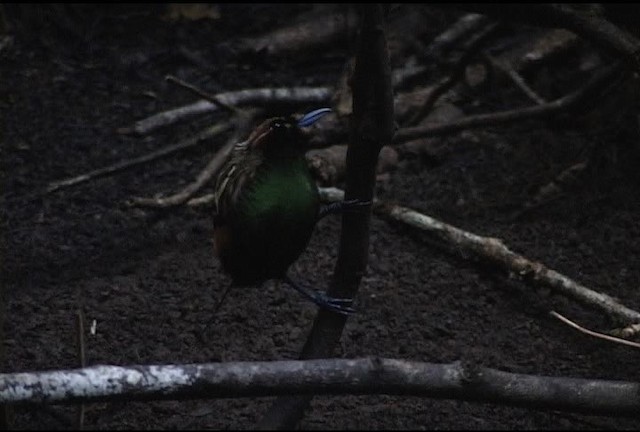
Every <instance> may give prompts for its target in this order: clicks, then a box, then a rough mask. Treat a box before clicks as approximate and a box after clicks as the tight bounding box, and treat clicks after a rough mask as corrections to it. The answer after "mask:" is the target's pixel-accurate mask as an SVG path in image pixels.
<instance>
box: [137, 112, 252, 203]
mask: <svg viewBox="0 0 640 432" xmlns="http://www.w3.org/2000/svg"><path fill="white" fill-rule="evenodd" d="M254 116H255V112H251V113H242V114H240V116H238V117H237V118H236V121H235V123H236V124H237V126H236V131H235V133H234V134H233V135H232V136H231V137H230V138H229V140H228V141H227V143H226V144H225V145H224V146H223V147H222V148H221V149H220V150H218V152H217V153H216V154H215V155H214V156H213V158H211V160H210V161H209V163H208V164H207V165H206V166H205V167H204V169H203V170H202V171H200V174H198V176H197V177H196V180H195V181H194V182H193V183H191V184H189V185H187V187H185V188H184V189H182V190H181V191H180V192H178V193H176V194H174V195H170V196H168V197H164V198H163V197H160V198H143V197H134V198H132V199H130V200H129V201H128V203H127V204H128V205H131V206H140V207H154V208H168V207H175V206H179V205H181V204H184V203H185V202H187V200H189V198H191V197H192V196H193V195H194V194H195V193H196V192H198V191H199V190H200V189H202V188H203V187H204V186H205V185H206V184H207V183H208V182H209V181H210V180H211V179H212V178H214V177H215V175H216V174H217V173H218V171H220V168H221V167H222V165H223V164H224V162H225V161H226V160H227V157H228V156H229V153H231V150H232V149H233V147H234V146H235V144H236V143H237V142H238V141H239V139H240V134H242V133H244V131H245V130H246V128H247V125H248V124H249V123H250V122H251V119H253V118H254Z"/></svg>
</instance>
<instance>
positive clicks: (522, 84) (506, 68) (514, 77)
mask: <svg viewBox="0 0 640 432" xmlns="http://www.w3.org/2000/svg"><path fill="white" fill-rule="evenodd" d="M485 58H486V59H487V60H489V63H490V64H491V65H492V66H493V67H495V68H496V69H499V70H501V71H502V72H504V73H505V74H506V75H507V76H508V77H509V78H510V79H511V81H513V83H514V84H515V85H516V86H517V87H518V88H519V89H520V90H522V93H524V94H525V95H526V96H527V97H528V98H529V99H531V100H532V101H533V102H535V103H536V104H538V105H543V104H546V103H547V101H546V100H544V99H543V98H542V97H540V95H539V94H538V93H536V92H535V91H534V90H533V89H532V88H531V87H529V84H527V82H526V81H525V80H524V78H523V77H522V75H520V74H519V73H518V71H516V70H515V69H514V68H513V67H512V66H511V65H510V64H508V63H506V62H503V61H500V60H498V59H496V58H495V57H493V56H490V55H489V54H485Z"/></svg>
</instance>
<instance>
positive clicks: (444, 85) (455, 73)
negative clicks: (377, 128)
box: [407, 23, 498, 125]
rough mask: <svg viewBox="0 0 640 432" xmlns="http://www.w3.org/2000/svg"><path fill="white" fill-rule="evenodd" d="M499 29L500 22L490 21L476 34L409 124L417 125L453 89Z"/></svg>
mask: <svg viewBox="0 0 640 432" xmlns="http://www.w3.org/2000/svg"><path fill="white" fill-rule="evenodd" d="M497 29H498V24H496V23H490V24H488V25H486V26H485V28H484V29H483V30H482V32H481V33H480V34H479V35H478V36H476V38H475V39H474V40H473V42H471V44H470V45H469V47H468V48H467V49H466V51H465V53H464V54H463V55H462V56H461V57H460V58H459V59H458V61H456V63H455V64H454V65H453V67H452V70H451V73H450V74H449V76H448V77H447V78H445V79H444V80H442V81H441V82H440V83H439V84H438V85H437V86H436V87H434V88H433V90H432V91H431V93H429V96H428V97H427V99H426V100H425V101H424V103H423V105H422V106H421V107H420V109H418V110H417V111H416V113H415V114H414V115H413V116H412V117H411V119H409V121H408V122H407V124H408V125H415V124H417V123H418V122H419V121H420V120H422V119H423V118H424V117H425V116H426V115H427V114H429V113H430V112H431V109H432V108H433V106H434V105H435V104H436V102H437V101H438V99H440V97H441V96H442V95H444V94H445V93H446V92H447V91H448V90H449V89H451V88H452V87H453V86H454V85H455V84H456V83H457V82H459V81H460V79H461V78H462V77H463V76H464V71H465V69H466V67H467V65H468V64H469V62H470V61H471V60H472V59H473V58H474V57H475V56H477V55H478V51H479V50H480V48H481V47H482V46H483V45H484V44H485V43H486V42H487V41H488V40H489V39H490V38H491V37H493V35H495V33H496V31H497Z"/></svg>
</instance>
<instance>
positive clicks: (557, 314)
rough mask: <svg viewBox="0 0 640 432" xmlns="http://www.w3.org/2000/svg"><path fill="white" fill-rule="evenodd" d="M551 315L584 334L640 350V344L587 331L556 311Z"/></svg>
mask: <svg viewBox="0 0 640 432" xmlns="http://www.w3.org/2000/svg"><path fill="white" fill-rule="evenodd" d="M549 314H550V315H551V316H552V317H555V318H558V319H559V320H560V321H562V322H563V323H565V324H567V325H569V326H571V327H573V328H574V329H576V330H578V331H579V332H581V333H584V334H586V335H589V336H593V337H595V338H598V339H604V340H607V341H610V342H615V343H619V344H622V345H627V346H631V347H634V348H640V343H637V342H632V341H628V340H625V339H620V338H617V337H614V336H609V335H606V334H603V333H598V332H594V331H593V330H589V329H586V328H584V327H582V326H580V325H578V324H576V323H574V322H573V321H571V320H570V319H569V318H566V317H564V316H562V315H560V314H559V313H558V312H556V311H551V312H549Z"/></svg>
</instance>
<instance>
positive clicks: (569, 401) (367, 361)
mask: <svg viewBox="0 0 640 432" xmlns="http://www.w3.org/2000/svg"><path fill="white" fill-rule="evenodd" d="M639 393H640V383H634V382H627V381H607V380H594V379H584V378H567V377H545V376H536V375H526V374H517V373H510V372H503V371H500V370H496V369H490V368H486V367H479V366H476V365H473V364H469V363H466V362H454V363H450V364H435V363H424V362H417V361H405V360H396V359H386V358H377V357H374V358H360V359H331V358H330V359H319V360H284V361H271V362H269V361H257V362H229V363H204V364H187V365H180V364H178V365H173V364H172V365H150V366H143V365H139V366H128V367H122V366H106V365H103V366H93V367H89V368H84V369H74V370H58V371H47V372H31V373H28V372H27V373H12V374H0V402H4V403H13V404H16V403H21V404H35V403H42V402H46V403H66V404H69V403H79V402H85V403H89V402H100V401H122V400H126V401H140V400H184V399H205V398H206V399H210V398H227V397H236V398H237V397H261V396H275V395H283V394H286V395H308V394H327V395H329V394H330V395H341V394H342V395H346V394H360V395H363V394H387V395H402V396H418V397H429V398H438V399H456V400H465V401H472V402H484V403H496V404H502V405H510V406H520V407H524V408H528V409H541V410H553V411H569V412H582V413H588V414H592V415H593V414H599V415H609V416H626V417H633V418H638V417H640V400H639V399H638V394H639Z"/></svg>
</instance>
